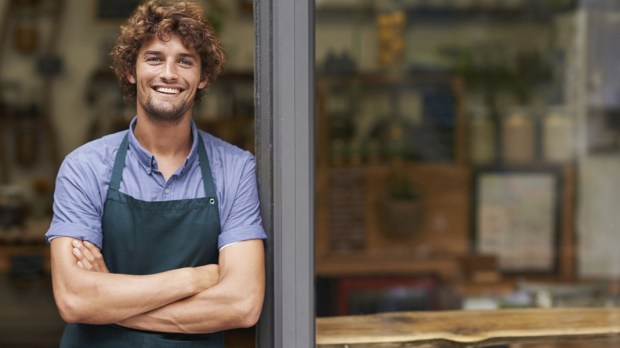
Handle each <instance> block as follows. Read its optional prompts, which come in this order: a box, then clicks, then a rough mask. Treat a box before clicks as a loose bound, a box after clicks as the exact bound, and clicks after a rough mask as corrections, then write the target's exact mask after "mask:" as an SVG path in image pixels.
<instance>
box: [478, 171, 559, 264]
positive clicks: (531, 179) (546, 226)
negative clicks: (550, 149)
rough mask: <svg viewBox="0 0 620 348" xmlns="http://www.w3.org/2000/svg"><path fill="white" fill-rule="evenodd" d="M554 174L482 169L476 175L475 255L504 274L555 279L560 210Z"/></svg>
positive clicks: (555, 175)
mask: <svg viewBox="0 0 620 348" xmlns="http://www.w3.org/2000/svg"><path fill="white" fill-rule="evenodd" d="M561 180H562V177H561V171H560V170H559V169H556V168H502V169H497V168H495V169H483V170H479V171H478V172H476V173H475V175H474V181H475V183H474V194H473V201H474V202H473V207H474V208H473V210H474V218H473V223H474V228H473V232H474V236H473V237H474V238H473V241H474V249H475V251H476V252H477V253H480V254H490V255H495V256H496V257H497V259H498V263H499V268H500V271H501V272H502V273H555V272H556V271H557V269H558V258H559V255H558V249H559V248H558V243H559V224H560V205H561V201H562V200H561V199H562V198H561V187H562V184H561Z"/></svg>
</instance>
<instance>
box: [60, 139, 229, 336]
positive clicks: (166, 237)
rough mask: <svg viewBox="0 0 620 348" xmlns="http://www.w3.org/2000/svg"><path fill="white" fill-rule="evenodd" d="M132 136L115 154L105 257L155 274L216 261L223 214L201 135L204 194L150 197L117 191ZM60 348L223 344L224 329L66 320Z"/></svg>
mask: <svg viewBox="0 0 620 348" xmlns="http://www.w3.org/2000/svg"><path fill="white" fill-rule="evenodd" d="M127 144H128V138H127V135H125V138H124V139H123V141H122V143H121V146H120V147H119V149H118V153H117V154H116V160H115V162H114V169H113V170H112V178H111V180H110V187H109V189H108V195H107V198H106V202H105V206H104V211H103V220H102V229H103V257H104V259H105V262H106V265H107V266H108V269H109V270H110V272H112V273H124V274H153V273H159V272H164V271H168V270H172V269H176V268H181V267H194V266H201V265H206V264H212V263H217V262H218V256H219V251H218V247H217V239H218V235H219V233H220V218H219V212H218V207H217V196H216V194H215V185H214V183H213V176H212V174H211V167H210V166H209V159H208V157H207V153H206V151H205V148H204V145H203V142H202V139H201V137H200V136H198V159H199V161H200V170H201V171H202V181H203V183H204V190H205V196H206V197H204V198H197V199H182V200H174V201H160V202H146V201H142V200H138V199H135V198H133V197H130V196H128V195H126V194H124V193H121V192H120V191H119V188H120V183H121V177H122V174H123V168H124V167H125V156H126V154H127ZM60 347H61V348H65V347H89V348H91V347H92V348H99V347H101V348H104V347H105V348H112V347H113V348H123V347H131V348H136V347H162V348H164V347H224V336H223V334H222V333H214V334H195V335H194V334H192V335H190V334H170V333H159V332H150V331H141V330H132V329H127V328H124V327H121V326H118V325H87V324H68V325H67V327H66V328H65V332H64V334H63V337H62V340H61V342H60Z"/></svg>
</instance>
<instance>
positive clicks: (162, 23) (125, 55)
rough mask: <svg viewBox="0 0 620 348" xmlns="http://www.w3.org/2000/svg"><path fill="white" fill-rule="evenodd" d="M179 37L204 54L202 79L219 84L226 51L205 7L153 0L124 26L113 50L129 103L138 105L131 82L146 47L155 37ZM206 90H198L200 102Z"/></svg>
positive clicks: (197, 98) (166, 38)
mask: <svg viewBox="0 0 620 348" xmlns="http://www.w3.org/2000/svg"><path fill="white" fill-rule="evenodd" d="M173 34H177V35H179V36H180V38H181V41H182V42H183V44H184V45H185V46H187V47H193V48H195V49H196V51H197V52H198V54H199V55H200V67H201V71H200V77H201V80H202V79H204V78H205V77H206V78H207V81H208V82H209V83H212V82H213V81H215V79H216V78H217V76H218V75H219V74H220V72H221V71H222V66H223V64H224V51H223V49H222V47H221V43H220V40H219V39H218V38H217V37H216V36H215V33H214V30H213V28H211V26H210V25H209V24H208V23H207V20H206V18H205V16H204V15H203V13H202V8H201V7H200V6H199V5H197V4H195V3H192V2H188V1H171V0H151V1H148V2H147V3H145V4H142V5H140V6H139V7H138V8H137V9H136V10H135V11H134V12H133V14H132V15H131V17H129V19H128V20H127V24H126V25H123V26H121V33H120V35H119V36H118V38H117V40H116V45H115V46H114V48H113V49H112V52H111V56H112V69H114V73H115V74H116V77H117V78H118V80H119V82H120V85H121V89H122V91H123V95H124V97H125V100H127V101H128V102H130V103H132V104H133V103H135V102H136V94H137V90H136V85H135V84H133V83H131V82H129V80H128V79H127V75H128V74H134V72H135V67H136V60H137V58H138V52H139V51H140V48H141V47H142V44H143V43H144V42H146V41H147V40H149V39H150V38H151V37H152V36H153V35H157V38H159V39H160V40H162V41H169V40H170V39H171V38H170V36H171V35H173ZM204 90H205V89H204V88H203V89H199V90H197V91H196V97H195V98H194V101H195V102H199V101H200V99H201V98H202V95H203V94H204Z"/></svg>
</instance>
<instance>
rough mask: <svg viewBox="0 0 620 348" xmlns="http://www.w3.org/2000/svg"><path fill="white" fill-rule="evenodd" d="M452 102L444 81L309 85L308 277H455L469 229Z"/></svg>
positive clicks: (458, 102)
mask: <svg viewBox="0 0 620 348" xmlns="http://www.w3.org/2000/svg"><path fill="white" fill-rule="evenodd" d="M462 96H463V84H462V81H461V79H459V78H458V77H455V76H452V75H447V74H436V75H420V76H416V75H410V76H406V77H398V78H390V77H386V76H383V75H380V74H379V73H366V74H361V75H356V76H328V77H324V78H320V79H319V80H318V81H317V139H318V141H317V173H316V190H317V198H316V199H317V206H316V214H317V215H316V252H317V258H316V259H317V264H316V268H317V274H318V275H325V276H337V275H343V274H349V275H351V274H357V275H367V274H379V273H381V274H385V273H393V274H399V273H400V274H402V273H437V274H441V275H443V276H445V277H448V278H451V277H455V276H456V274H457V273H458V269H457V268H458V267H457V265H456V264H455V263H454V262H453V260H454V259H455V258H456V257H457V256H459V255H463V254H465V253H467V251H468V245H469V244H468V240H469V235H468V233H469V232H468V227H469V225H470V213H469V199H470V181H471V170H470V168H469V167H467V166H466V165H465V164H466V152H465V149H466V146H465V140H466V139H465V130H466V129H465V122H464V121H465V120H464V115H463V111H462V110H463V106H462V105H463V100H462ZM377 105H380V106H378V107H377ZM381 108H383V109H381ZM369 110H370V112H369ZM373 112H376V113H373ZM391 122H399V124H397V126H398V127H400V128H396V129H395V128H389V127H390V126H391ZM394 132H397V133H398V132H401V133H400V134H396V136H399V138H398V139H394V137H395V135H394V134H393V133H394ZM399 141H401V142H402V143H398V142H399ZM413 141H416V142H413ZM373 146H376V147H378V148H373ZM399 146H400V147H399ZM429 149H430V150H435V151H428V150H429ZM395 175H396V176H397V177H398V179H395ZM399 180H402V182H403V183H406V186H407V188H405V187H403V186H399V185H394V184H395V183H396V182H400V181H399ZM395 190H396V191H398V192H395ZM405 190H411V192H410V193H412V194H413V197H403V195H402V193H403V191H405ZM399 195H400V197H398V196H399ZM405 196H406V195H405ZM401 198H410V199H401ZM399 210H401V211H402V212H403V213H402V214H398V211H399Z"/></svg>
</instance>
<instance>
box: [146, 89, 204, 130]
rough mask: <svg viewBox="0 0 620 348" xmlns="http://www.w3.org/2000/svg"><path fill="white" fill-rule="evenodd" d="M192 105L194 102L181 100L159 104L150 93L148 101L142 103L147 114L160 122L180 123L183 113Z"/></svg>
mask: <svg viewBox="0 0 620 348" xmlns="http://www.w3.org/2000/svg"><path fill="white" fill-rule="evenodd" d="M191 107H192V103H189V102H185V101H179V103H177V104H169V103H165V104H164V103H162V104H160V105H157V104H156V103H154V102H153V96H151V95H149V96H148V97H147V99H146V103H143V104H142V108H143V109H144V111H146V114H147V116H148V117H149V118H150V119H151V120H153V121H158V122H170V123H175V124H176V123H179V122H180V121H181V119H182V118H183V115H185V113H186V112H187V110H189V109H190V108H191Z"/></svg>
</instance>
